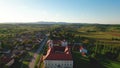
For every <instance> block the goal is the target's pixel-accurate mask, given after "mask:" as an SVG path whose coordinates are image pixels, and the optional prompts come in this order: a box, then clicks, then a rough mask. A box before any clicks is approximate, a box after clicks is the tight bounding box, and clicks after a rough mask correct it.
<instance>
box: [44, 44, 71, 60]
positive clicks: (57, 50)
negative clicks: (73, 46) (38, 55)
mask: <svg viewBox="0 0 120 68" xmlns="http://www.w3.org/2000/svg"><path fill="white" fill-rule="evenodd" d="M45 60H72V55H71V53H70V47H63V46H53V47H52V48H51V51H50V52H49V55H48V56H47V57H46V59H45Z"/></svg>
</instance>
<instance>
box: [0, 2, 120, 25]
mask: <svg viewBox="0 0 120 68" xmlns="http://www.w3.org/2000/svg"><path fill="white" fill-rule="evenodd" d="M38 21H48V22H49V21H50V22H70V23H101V24H120V0H0V23H5V22H38Z"/></svg>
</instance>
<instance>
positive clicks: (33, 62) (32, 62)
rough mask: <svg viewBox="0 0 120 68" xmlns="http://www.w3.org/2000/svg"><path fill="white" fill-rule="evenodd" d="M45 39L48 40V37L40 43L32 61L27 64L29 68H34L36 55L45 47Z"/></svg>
mask: <svg viewBox="0 0 120 68" xmlns="http://www.w3.org/2000/svg"><path fill="white" fill-rule="evenodd" d="M47 39H48V37H46V38H45V39H44V40H43V41H42V42H41V43H40V46H39V48H38V49H37V51H36V52H35V53H34V56H33V59H32V60H31V62H30V63H29V68H34V66H35V60H36V59H37V56H38V54H39V53H40V52H41V51H42V49H43V46H44V45H45V43H46V41H47Z"/></svg>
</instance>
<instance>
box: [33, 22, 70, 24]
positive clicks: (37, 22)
mask: <svg viewBox="0 0 120 68" xmlns="http://www.w3.org/2000/svg"><path fill="white" fill-rule="evenodd" d="M33 23H34V24H35V23H36V24H68V23H66V22H33Z"/></svg>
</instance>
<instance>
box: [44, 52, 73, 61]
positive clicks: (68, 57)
mask: <svg viewBox="0 0 120 68" xmlns="http://www.w3.org/2000/svg"><path fill="white" fill-rule="evenodd" d="M46 60H72V56H71V54H65V53H60V54H50V55H48V57H47V58H46Z"/></svg>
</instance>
